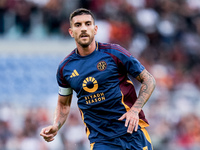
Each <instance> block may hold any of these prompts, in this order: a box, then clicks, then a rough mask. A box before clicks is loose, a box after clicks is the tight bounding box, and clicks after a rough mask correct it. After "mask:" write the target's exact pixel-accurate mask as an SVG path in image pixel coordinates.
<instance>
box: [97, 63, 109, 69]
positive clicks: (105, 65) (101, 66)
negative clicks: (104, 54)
mask: <svg viewBox="0 0 200 150" xmlns="http://www.w3.org/2000/svg"><path fill="white" fill-rule="evenodd" d="M106 68H107V63H106V62H105V61H100V62H98V64H97V69H98V70H99V71H104V70H105V69H106Z"/></svg>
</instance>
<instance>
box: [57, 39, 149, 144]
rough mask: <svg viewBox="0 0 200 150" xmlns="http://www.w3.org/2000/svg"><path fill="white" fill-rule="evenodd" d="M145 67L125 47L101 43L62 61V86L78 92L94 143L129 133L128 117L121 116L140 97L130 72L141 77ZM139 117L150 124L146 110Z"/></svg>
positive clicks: (72, 54)
mask: <svg viewBox="0 0 200 150" xmlns="http://www.w3.org/2000/svg"><path fill="white" fill-rule="evenodd" d="M143 70H144V66H142V65H141V64H140V62H139V61H138V60H137V59H136V58H134V57H133V56H132V55H131V54H130V53H129V52H127V51H126V50H125V49H124V48H122V47H121V46H119V45H116V44H107V43H98V42H96V49H95V51H94V52H92V53H91V54H89V55H87V56H80V55H79V54H78V53H77V49H75V50H73V51H72V52H71V54H70V55H68V56H67V57H66V58H65V59H64V60H63V61H62V62H61V63H60V65H59V68H58V72H57V81H58V84H59V87H61V88H64V89H65V88H66V89H68V88H71V89H73V90H74V91H75V92H76V93H77V97H78V107H79V109H80V112H81V114H82V119H83V122H84V124H85V125H86V132H87V135H88V138H89V140H90V142H91V143H93V142H96V141H101V140H107V139H110V138H115V137H118V136H120V135H123V134H125V133H127V127H125V120H124V121H118V119H119V118H120V117H121V116H122V115H123V114H124V113H126V112H127V111H128V110H129V109H130V107H131V106H132V105H133V104H134V102H135V101H136V99H137V96H136V92H135V89H134V86H133V84H132V82H131V81H130V79H129V78H128V76H127V75H128V74H130V75H131V76H133V77H137V76H138V75H139V74H140V73H141V72H142V71H143ZM139 117H140V120H143V121H142V122H143V123H146V124H148V122H147V120H146V119H145V115H144V113H143V111H141V112H140V113H139Z"/></svg>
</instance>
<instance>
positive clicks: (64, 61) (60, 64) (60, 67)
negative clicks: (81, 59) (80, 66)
mask: <svg viewBox="0 0 200 150" xmlns="http://www.w3.org/2000/svg"><path fill="white" fill-rule="evenodd" d="M75 50H76V49H74V50H73V51H72V52H71V53H70V54H69V55H67V56H66V57H65V58H64V59H63V60H62V61H61V62H60V63H59V67H58V69H59V70H60V69H61V70H62V69H63V68H64V67H65V66H66V65H67V64H68V63H69V61H70V60H72V59H73V58H74V57H75V56H76V51H75Z"/></svg>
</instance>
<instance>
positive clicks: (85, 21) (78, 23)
mask: <svg viewBox="0 0 200 150" xmlns="http://www.w3.org/2000/svg"><path fill="white" fill-rule="evenodd" d="M83 23H85V24H87V23H92V21H90V20H88V21H85V22H83ZM77 24H82V22H79V21H77V22H75V23H74V25H77Z"/></svg>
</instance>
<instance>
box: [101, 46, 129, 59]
mask: <svg viewBox="0 0 200 150" xmlns="http://www.w3.org/2000/svg"><path fill="white" fill-rule="evenodd" d="M98 46H99V51H102V52H106V53H110V54H113V55H119V54H124V55H126V56H128V57H130V56H131V54H130V53H129V52H128V51H127V50H126V49H125V48H123V47H122V46H120V45H118V44H113V43H100V42H98Z"/></svg>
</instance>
